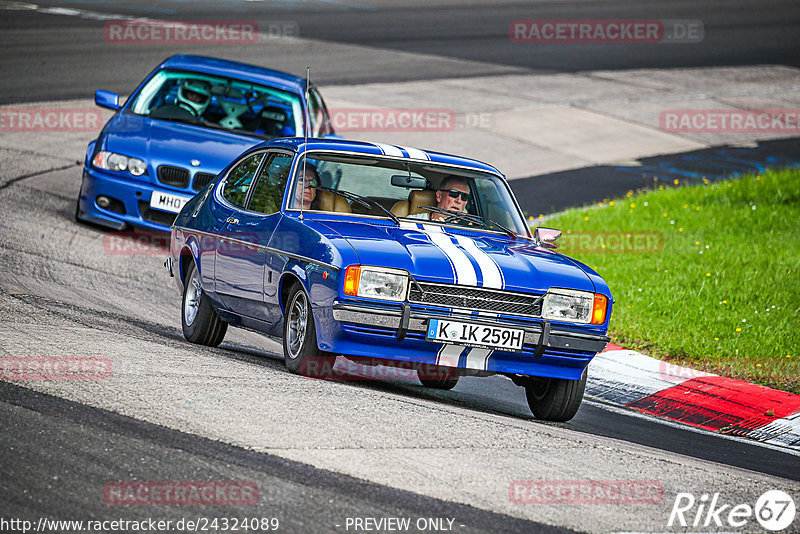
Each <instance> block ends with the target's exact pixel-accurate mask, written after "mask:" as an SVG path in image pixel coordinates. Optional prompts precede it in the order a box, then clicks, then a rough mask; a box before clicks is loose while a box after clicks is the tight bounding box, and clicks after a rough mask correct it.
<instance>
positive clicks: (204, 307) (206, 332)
mask: <svg viewBox="0 0 800 534" xmlns="http://www.w3.org/2000/svg"><path fill="white" fill-rule="evenodd" d="M181 310H182V313H181V323H182V324H183V337H185V338H186V340H187V341H189V342H191V343H197V344H198V345H208V346H209V347H216V346H217V345H219V344H220V343H222V340H223V339H224V338H225V332H226V331H227V330H228V323H226V322H225V321H223V320H222V319H220V318H219V315H217V312H216V310H215V309H214V307H213V306H212V305H211V300H210V299H209V298H208V295H206V293H205V291H203V287H202V286H201V285H200V273H198V272H197V267H196V266H195V264H194V262H192V265H191V267H189V272H188V273H187V275H186V283H184V284H183V302H182V305H181Z"/></svg>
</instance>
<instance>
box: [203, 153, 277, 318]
mask: <svg viewBox="0 0 800 534" xmlns="http://www.w3.org/2000/svg"><path fill="white" fill-rule="evenodd" d="M291 162H292V155H291V154H290V153H288V152H284V151H276V150H272V151H267V152H264V153H263V157H262V159H261V161H260V162H259V164H260V166H259V168H258V170H257V172H256V175H255V177H254V179H253V180H252V182H251V185H250V187H249V188H248V191H247V196H246V198H245V200H244V206H243V207H242V208H241V209H238V210H236V211H235V214H233V215H232V216H231V217H229V219H228V220H226V222H225V224H224V225H223V227H222V230H221V231H220V240H219V247H218V249H217V262H218V263H217V273H218V282H219V284H218V287H219V288H220V289H219V290H220V291H221V292H223V293H224V296H223V297H222V298H223V299H226V304H227V305H228V306H229V307H230V309H231V310H232V311H234V312H236V313H238V314H240V315H243V316H247V317H251V318H254V319H258V320H259V321H264V322H267V323H272V322H273V321H274V320H275V317H273V315H272V314H270V313H269V312H268V310H267V307H266V306H265V304H264V290H265V287H270V286H272V285H274V282H273V280H272V278H273V275H272V274H267V273H266V272H265V268H266V265H267V263H268V255H269V254H270V253H269V250H268V249H267V244H268V243H269V240H270V237H271V236H272V234H273V232H274V230H275V227H276V226H277V225H278V221H279V220H280V217H281V213H280V208H281V203H282V201H283V194H284V191H285V189H286V180H287V178H288V175H289V168H290V166H291ZM252 166H253V164H251V167H252ZM265 277H268V278H265ZM228 303H229V304H228Z"/></svg>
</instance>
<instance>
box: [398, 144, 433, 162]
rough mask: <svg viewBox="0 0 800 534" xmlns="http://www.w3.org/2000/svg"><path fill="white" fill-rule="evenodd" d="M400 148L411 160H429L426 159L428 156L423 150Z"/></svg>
mask: <svg viewBox="0 0 800 534" xmlns="http://www.w3.org/2000/svg"><path fill="white" fill-rule="evenodd" d="M400 148H402V149H403V150H405V151H406V152H408V157H409V158H411V159H424V160H430V159H431V158H429V157H428V154H426V153H425V151H424V150H420V149H418V148H411V147H407V146H401V147H400Z"/></svg>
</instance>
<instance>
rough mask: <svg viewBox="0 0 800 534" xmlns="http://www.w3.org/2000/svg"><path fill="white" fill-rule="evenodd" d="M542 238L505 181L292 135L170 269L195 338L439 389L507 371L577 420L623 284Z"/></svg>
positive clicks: (464, 162) (537, 411)
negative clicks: (235, 335) (274, 348)
mask: <svg viewBox="0 0 800 534" xmlns="http://www.w3.org/2000/svg"><path fill="white" fill-rule="evenodd" d="M559 235H560V232H559V231H557V230H554V229H549V228H536V229H535V230H534V231H533V232H531V231H530V229H529V228H528V226H527V224H526V222H525V219H524V217H523V215H522V213H521V211H520V209H519V206H518V204H517V202H516V200H515V198H514V196H513V194H512V192H511V189H510V188H509V186H508V183H507V182H506V180H505V178H504V176H503V175H502V174H501V173H500V172H499V171H498V170H497V169H496V168H494V167H493V166H491V165H488V164H485V163H481V162H479V161H475V160H472V159H468V158H464V157H458V156H453V155H447V154H440V153H435V152H429V151H424V150H419V149H414V148H407V147H399V146H394V145H385V144H377V143H364V142H355V141H344V140H335V139H307V140H304V139H302V138H292V139H276V140H273V141H270V142H266V143H263V144H260V145H258V146H256V147H254V148H252V149H250V150H248V151H245V152H244V153H243V154H242V155H241V156H239V157H238V158H236V159H235V160H234V161H233V162H232V163H231V164H230V165H228V167H227V168H226V169H225V170H224V171H223V172H221V173H220V175H219V177H217V178H216V179H215V180H214V181H213V182H211V183H209V184H208V185H206V186H205V187H204V188H203V189H202V191H201V193H200V194H198V195H197V196H196V197H194V198H193V199H192V200H190V201H189V202H187V203H186V205H185V206H184V207H183V209H182V210H181V212H180V214H179V215H178V217H177V218H176V220H175V222H174V224H173V225H172V234H171V238H170V257H169V259H168V260H167V266H168V268H169V271H170V273H171V274H172V275H173V276H174V277H175V279H176V280H177V282H178V287H179V288H180V290H181V292H182V294H183V300H182V306H181V309H182V324H183V334H184V336H185V337H186V339H187V340H189V341H190V342H193V343H199V344H204V345H211V346H216V345H218V344H219V343H220V342H221V341H222V339H223V338H224V336H225V333H226V330H227V327H228V325H230V326H236V327H244V328H248V329H253V330H257V331H259V332H263V333H265V334H268V335H274V336H277V337H280V338H282V340H283V350H284V356H285V361H286V365H287V367H288V368H289V370H290V371H292V372H295V373H301V374H304V375H308V376H316V377H324V376H329V371H330V370H331V369H332V366H333V361H334V360H335V358H337V357H340V356H342V357H345V358H348V359H351V360H353V361H356V362H359V363H362V364H366V365H375V364H378V363H380V364H383V365H395V366H401V367H405V368H406V369H414V370H416V372H417V374H418V376H419V380H420V381H421V382H422V384H423V385H425V386H428V387H434V388H443V389H449V388H452V387H454V386H455V385H456V383H457V381H458V379H459V377H461V376H465V375H471V376H489V375H494V374H501V375H504V376H506V377H508V378H510V379H511V380H513V381H514V382H515V383H516V384H517V385H519V386H523V387H524V388H525V390H526V394H527V399H528V403H529V405H530V407H531V410H532V412H533V413H534V415H535V416H536V417H538V418H541V419H545V420H551V421H566V420H569V419H570V418H572V417H573V416H574V415H575V413H576V412H577V410H578V407H579V406H580V403H581V400H582V398H583V393H584V388H585V384H586V368H587V365H588V364H589V362H590V361H591V359H592V358H593V357H594V356H595V354H596V353H597V352H599V351H601V350H602V349H603V348H604V347H605V345H606V343H607V342H608V340H609V338H608V337H607V335H606V334H607V330H608V324H609V318H610V315H611V304H612V298H611V293H610V291H609V288H608V285H607V284H606V283H605V282H604V281H603V279H602V278H601V277H600V276H599V275H598V274H597V273H596V272H594V271H593V270H592V269H591V268H589V267H588V266H586V265H583V264H581V263H579V262H578V261H575V260H573V259H571V258H568V257H566V256H564V255H562V254H559V253H558V252H556V251H555V250H554V249H555V248H556V245H555V243H554V241H555V240H556V239H557V238H558V237H559Z"/></svg>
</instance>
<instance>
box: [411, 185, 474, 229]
mask: <svg viewBox="0 0 800 534" xmlns="http://www.w3.org/2000/svg"><path fill="white" fill-rule="evenodd" d="M469 198H470V191H469V184H468V183H467V181H466V179H464V178H461V177H459V176H450V177H448V178H447V179H446V180H445V181H444V182H442V186H441V187H440V188H439V189H438V190H437V191H436V205H437V206H438V207H440V208H442V209H446V210H450V211H459V212H466V211H467V202H469ZM408 218H409V219H427V220H430V221H444V220H445V219H447V216H446V215H442V214H441V213H434V212H432V211H425V212H423V213H416V214H414V215H409V216H408Z"/></svg>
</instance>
